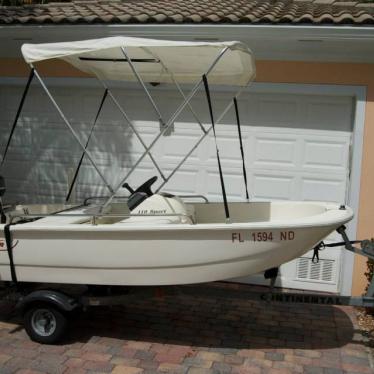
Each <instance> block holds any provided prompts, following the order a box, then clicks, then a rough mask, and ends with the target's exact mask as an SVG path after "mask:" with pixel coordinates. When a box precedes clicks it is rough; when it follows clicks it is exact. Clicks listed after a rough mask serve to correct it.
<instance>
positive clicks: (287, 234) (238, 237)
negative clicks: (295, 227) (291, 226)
mask: <svg viewBox="0 0 374 374" xmlns="http://www.w3.org/2000/svg"><path fill="white" fill-rule="evenodd" d="M294 239H295V232H294V231H291V230H286V231H277V232H275V233H274V232H273V231H255V232H252V233H251V234H250V236H249V238H248V239H245V237H244V234H243V233H241V232H233V233H231V241H232V242H233V243H243V242H244V241H245V240H250V241H253V242H272V241H273V240H275V241H291V240H294Z"/></svg>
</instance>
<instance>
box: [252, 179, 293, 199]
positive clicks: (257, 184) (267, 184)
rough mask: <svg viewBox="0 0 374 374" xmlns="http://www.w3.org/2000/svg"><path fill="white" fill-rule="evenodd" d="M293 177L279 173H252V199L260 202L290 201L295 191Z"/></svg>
mask: <svg viewBox="0 0 374 374" xmlns="http://www.w3.org/2000/svg"><path fill="white" fill-rule="evenodd" d="M295 183H296V180H295V177H293V176H292V175H283V176H282V175H279V173H271V172H268V173H254V174H253V182H252V191H251V192H252V193H251V194H252V197H253V198H255V199H260V200H291V199H292V197H293V195H294V194H293V192H294V190H295Z"/></svg>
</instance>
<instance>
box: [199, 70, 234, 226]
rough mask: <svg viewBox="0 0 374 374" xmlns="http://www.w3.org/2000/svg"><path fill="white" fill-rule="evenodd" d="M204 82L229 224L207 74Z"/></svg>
mask: <svg viewBox="0 0 374 374" xmlns="http://www.w3.org/2000/svg"><path fill="white" fill-rule="evenodd" d="M203 82H204V88H205V94H206V99H207V101H208V107H209V115H210V121H211V122H212V128H213V137H214V143H215V146H216V156H217V163H218V171H219V179H220V182H221V189H222V197H223V205H224V207H225V215H226V223H229V222H230V212H229V205H228V204H227V195H226V188H225V181H224V179H223V171H222V165H221V158H220V156H219V149H218V143H217V136H216V128H215V124H214V116H213V107H212V100H211V97H210V90H209V84H208V79H207V77H206V75H205V74H204V75H203Z"/></svg>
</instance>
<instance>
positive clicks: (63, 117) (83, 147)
mask: <svg viewBox="0 0 374 374" xmlns="http://www.w3.org/2000/svg"><path fill="white" fill-rule="evenodd" d="M30 66H31V67H32V68H33V69H34V73H35V76H36V78H37V79H38V81H39V82H40V84H41V86H42V88H43V90H44V91H45V93H46V94H47V96H48V97H49V99H50V100H51V102H52V104H53V106H54V107H55V108H56V110H57V112H58V113H59V115H60V117H61V118H62V120H63V121H64V123H65V125H66V126H67V127H68V129H69V130H70V132H71V133H72V135H73V137H74V138H75V140H76V141H77V143H78V144H79V145H80V147H81V148H82V151H83V152H84V153H85V154H86V155H87V157H88V159H89V160H90V162H91V164H92V166H93V167H94V168H95V169H96V171H97V173H98V174H99V176H100V178H101V179H102V180H103V182H104V183H105V185H106V186H107V188H108V190H109V191H110V193H111V194H113V193H114V191H113V189H112V187H111V186H110V184H109V183H108V182H107V181H106V179H105V177H104V175H103V174H102V173H101V171H100V169H99V168H98V166H97V165H96V163H95V161H94V159H93V157H92V156H91V153H90V152H89V151H88V150H87V149H86V148H85V146H84V144H83V143H82V142H81V140H80V139H79V136H78V135H77V134H76V132H75V131H74V129H73V127H72V126H71V124H70V122H69V121H68V119H67V118H66V117H65V114H64V113H63V111H62V110H61V108H60V107H59V106H58V104H57V103H56V101H55V99H54V98H53V96H52V94H51V93H50V92H49V90H48V87H47V86H46V85H45V83H44V81H43V79H42V78H41V77H40V75H39V73H38V72H37V70H36V69H35V68H34V67H33V66H32V64H30Z"/></svg>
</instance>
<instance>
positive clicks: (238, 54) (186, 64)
mask: <svg viewBox="0 0 374 374" xmlns="http://www.w3.org/2000/svg"><path fill="white" fill-rule="evenodd" d="M122 48H124V50H125V52H126V54H127V55H128V57H129V58H130V59H131V60H132V61H133V63H134V66H135V67H136V70H137V72H138V73H139V74H140V76H141V77H142V79H143V80H144V81H145V82H159V83H171V82H172V79H171V76H170V73H172V74H173V75H174V78H175V79H176V81H178V82H179V83H196V82H197V81H198V80H199V79H201V76H202V75H203V74H205V73H206V72H207V70H208V69H209V67H210V66H211V64H212V62H213V61H214V60H215V59H216V58H217V56H218V55H219V54H220V52H221V51H222V50H223V49H225V48H227V51H226V52H225V53H224V55H223V56H222V58H221V59H220V60H219V61H218V63H217V64H216V66H215V67H214V69H213V70H212V71H211V72H210V73H209V83H211V84H223V85H233V86H245V85H247V84H248V83H249V82H250V81H251V80H252V79H253V78H254V76H255V64H254V59H253V56H252V53H251V51H250V50H249V48H248V47H247V46H246V45H244V44H243V43H240V42H218V43H208V42H180V41H168V40H154V39H142V38H129V37H122V36H117V37H109V38H102V39H93V40H84V41H75V42H62V43H44V44H24V45H23V46H22V54H23V57H24V59H25V61H26V62H27V63H29V64H32V63H35V62H39V61H45V60H50V59H61V60H64V61H66V62H68V63H70V64H71V65H73V66H75V67H76V68H77V69H79V70H81V71H83V72H85V73H88V74H90V75H93V76H96V77H98V78H99V79H102V80H105V79H109V80H123V81H134V80H136V77H135V76H134V73H133V72H132V70H131V67H130V65H129V63H128V62H127V59H126V56H125V55H124V53H123V50H122Z"/></svg>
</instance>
